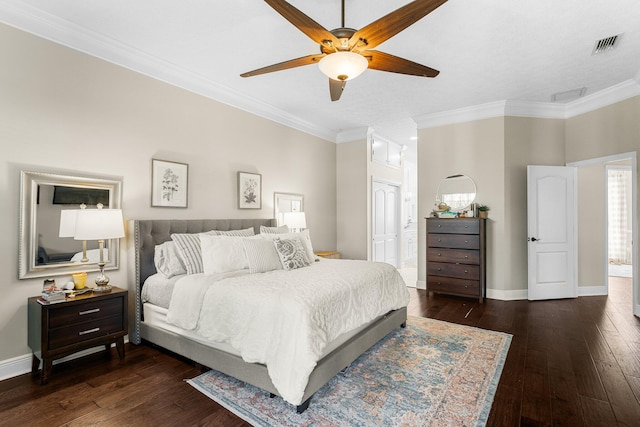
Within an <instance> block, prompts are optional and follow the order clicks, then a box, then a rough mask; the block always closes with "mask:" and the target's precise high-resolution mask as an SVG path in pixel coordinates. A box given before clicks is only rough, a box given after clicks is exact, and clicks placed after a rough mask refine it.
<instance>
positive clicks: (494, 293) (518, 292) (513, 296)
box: [487, 289, 528, 301]
mask: <svg viewBox="0 0 640 427" xmlns="http://www.w3.org/2000/svg"><path fill="white" fill-rule="evenodd" d="M527 297H528V291H527V290H526V289H515V290H508V291H501V290H498V289H487V298H488V299H497V300H500V301H516V300H523V299H527Z"/></svg>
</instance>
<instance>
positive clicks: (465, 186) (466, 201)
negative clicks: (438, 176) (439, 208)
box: [437, 174, 476, 211]
mask: <svg viewBox="0 0 640 427" xmlns="http://www.w3.org/2000/svg"><path fill="white" fill-rule="evenodd" d="M475 198H476V184H475V182H473V180H472V179H471V178H469V177H468V176H466V175H462V174H457V175H451V176H448V177H446V178H445V179H443V180H442V181H441V182H440V185H438V198H437V201H438V202H442V203H445V204H447V205H448V206H449V210H451V211H463V210H465V209H467V208H468V207H469V206H470V205H471V203H473V201H474V200H475Z"/></svg>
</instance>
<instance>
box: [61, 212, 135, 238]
mask: <svg viewBox="0 0 640 427" xmlns="http://www.w3.org/2000/svg"><path fill="white" fill-rule="evenodd" d="M120 237H124V221H123V219H122V210H120V209H82V210H79V211H77V214H76V230H75V234H74V236H73V238H74V239H75V240H106V239H117V238H120Z"/></svg>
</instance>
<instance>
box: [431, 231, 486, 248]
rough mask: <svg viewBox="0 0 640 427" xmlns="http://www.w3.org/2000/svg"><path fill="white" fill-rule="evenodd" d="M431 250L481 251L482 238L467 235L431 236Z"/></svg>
mask: <svg viewBox="0 0 640 427" xmlns="http://www.w3.org/2000/svg"><path fill="white" fill-rule="evenodd" d="M427 245H428V246H429V247H430V248H454V249H476V250H477V249H480V236H478V235H473V234H471V235H466V234H429V235H427Z"/></svg>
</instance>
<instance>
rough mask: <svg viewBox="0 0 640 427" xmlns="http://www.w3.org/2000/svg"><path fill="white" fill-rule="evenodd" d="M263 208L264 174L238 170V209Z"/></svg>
mask: <svg viewBox="0 0 640 427" xmlns="http://www.w3.org/2000/svg"><path fill="white" fill-rule="evenodd" d="M261 208H262V175H260V174H258V173H250V172H238V209H261Z"/></svg>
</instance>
